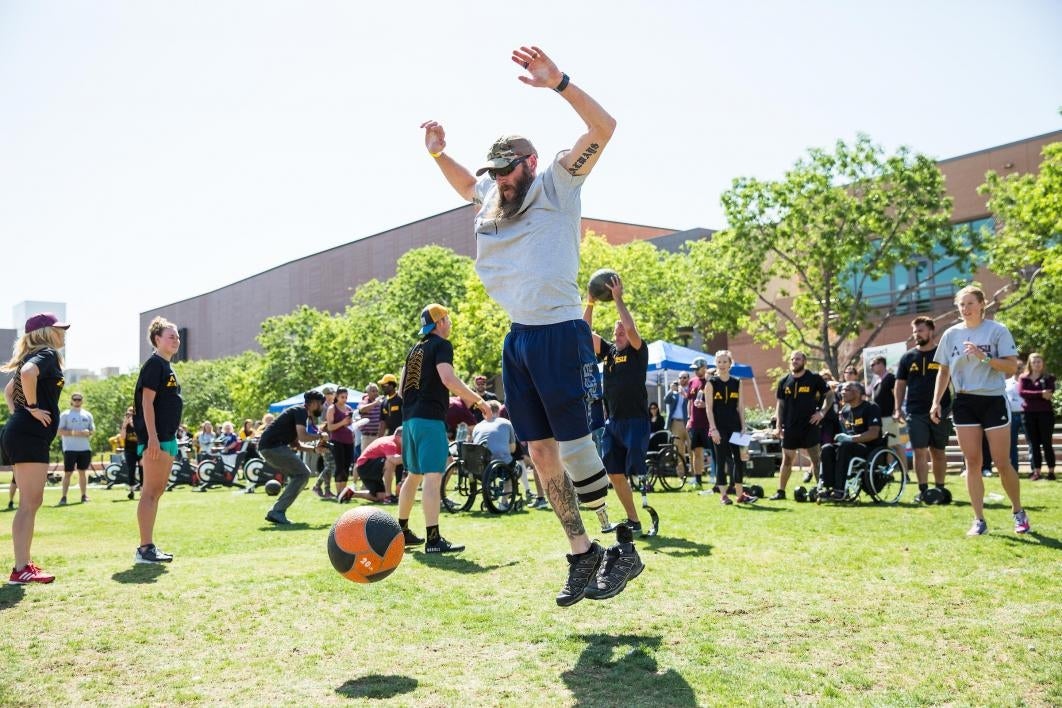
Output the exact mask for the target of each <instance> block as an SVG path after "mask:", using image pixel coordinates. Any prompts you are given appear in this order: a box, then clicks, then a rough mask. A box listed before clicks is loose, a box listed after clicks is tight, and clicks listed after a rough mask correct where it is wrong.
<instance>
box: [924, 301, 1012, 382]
mask: <svg viewBox="0 0 1062 708" xmlns="http://www.w3.org/2000/svg"><path fill="white" fill-rule="evenodd" d="M963 342H973V343H974V344H976V345H977V348H978V349H980V350H981V351H982V352H983V353H984V354H988V355H989V356H990V357H992V358H993V359H998V358H1000V357H1005V356H1017V355H1018V348H1017V347H1015V346H1014V337H1012V336H1011V334H1010V331H1009V330H1008V329H1007V328H1006V327H1004V326H1003V325H1001V324H999V323H998V322H996V321H995V320H984V321H982V322H981V324H979V325H978V326H976V327H974V328H973V329H967V327H966V325H964V324H962V323H959V324H957V325H955V326H954V327H949V328H948V329H947V330H946V331H945V332H944V334H943V336H941V338H940V343H939V344H938V345H937V354H936V356H934V357H933V361H935V362H937V363H939V364H944V365H945V366H947V367H948V369H949V371H950V373H951V382H952V384H953V385H954V386H955V391H956V393H973V394H976V395H978V396H1002V395H1004V393H1005V392H1006V381H1007V377H1006V376H1005V375H1004V374H1003V372H1002V371H996V370H995V369H993V368H992V367H991V366H989V365H988V364H982V363H981V359H983V358H984V356H983V354H982V356H981V358H978V357H975V356H969V355H967V354H965V353H964V349H965V348H964V346H963Z"/></svg>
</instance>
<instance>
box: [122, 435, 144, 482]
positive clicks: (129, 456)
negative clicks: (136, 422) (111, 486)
mask: <svg viewBox="0 0 1062 708" xmlns="http://www.w3.org/2000/svg"><path fill="white" fill-rule="evenodd" d="M125 471H126V474H128V475H129V486H130V487H135V486H136V478H137V472H139V473H140V481H141V482H143V481H144V469H143V468H142V467H140V456H139V455H137V454H136V445H132V446H129V445H127V446H126V448H125Z"/></svg>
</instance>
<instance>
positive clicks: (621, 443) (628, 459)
mask: <svg viewBox="0 0 1062 708" xmlns="http://www.w3.org/2000/svg"><path fill="white" fill-rule="evenodd" d="M648 449H649V419H648V418H621V419H619V420H613V419H612V418H609V419H608V420H607V421H606V422H605V437H603V438H602V439H601V460H602V461H603V462H604V463H605V472H607V473H609V474H628V473H629V474H631V475H634V476H637V475H641V474H645V453H646V451H647V450H648Z"/></svg>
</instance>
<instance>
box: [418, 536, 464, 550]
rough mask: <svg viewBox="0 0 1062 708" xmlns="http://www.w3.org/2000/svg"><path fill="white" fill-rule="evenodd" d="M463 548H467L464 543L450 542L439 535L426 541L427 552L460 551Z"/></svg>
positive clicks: (425, 548)
mask: <svg viewBox="0 0 1062 708" xmlns="http://www.w3.org/2000/svg"><path fill="white" fill-rule="evenodd" d="M463 550H465V547H464V546H463V545H457V544H454V543H450V542H449V541H447V540H446V539H445V538H443V537H442V536H439V537H438V538H437V539H435V540H434V541H425V542H424V552H425V553H460V552H461V551H463Z"/></svg>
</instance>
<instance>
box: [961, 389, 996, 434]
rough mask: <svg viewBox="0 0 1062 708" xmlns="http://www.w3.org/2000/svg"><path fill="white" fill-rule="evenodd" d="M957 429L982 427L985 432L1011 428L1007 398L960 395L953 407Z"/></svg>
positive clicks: (973, 394)
mask: <svg viewBox="0 0 1062 708" xmlns="http://www.w3.org/2000/svg"><path fill="white" fill-rule="evenodd" d="M951 416H952V419H953V420H954V421H955V427H956V428H972V427H977V426H980V427H982V428H984V429H985V430H993V429H995V428H1009V427H1010V406H1008V405H1007V399H1006V397H1005V396H978V395H977V394H975V393H960V394H957V395H956V396H955V402H954V403H952V406H951Z"/></svg>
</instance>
